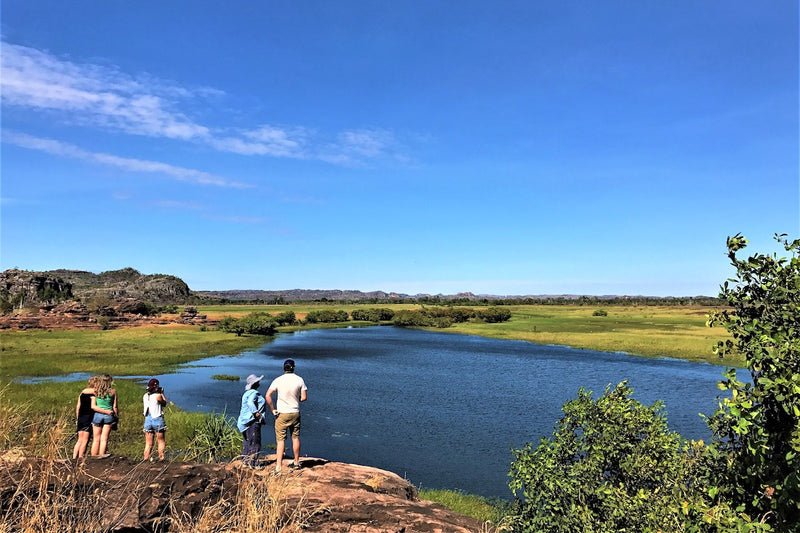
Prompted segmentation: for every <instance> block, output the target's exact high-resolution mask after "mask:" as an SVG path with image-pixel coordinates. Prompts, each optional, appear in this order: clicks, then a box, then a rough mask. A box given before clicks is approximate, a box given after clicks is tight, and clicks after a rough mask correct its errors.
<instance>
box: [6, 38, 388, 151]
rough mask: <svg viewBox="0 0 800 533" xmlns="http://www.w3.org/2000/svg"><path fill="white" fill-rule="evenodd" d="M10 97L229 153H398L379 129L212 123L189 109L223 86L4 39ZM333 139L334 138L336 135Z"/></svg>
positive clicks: (72, 119)
mask: <svg viewBox="0 0 800 533" xmlns="http://www.w3.org/2000/svg"><path fill="white" fill-rule="evenodd" d="M2 52H3V53H2V55H0V84H1V85H0V89H2V91H0V92H1V93H2V102H3V104H4V105H7V106H17V107H23V108H27V109H32V110H36V111H38V112H42V113H51V114H56V115H57V116H58V117H59V119H61V120H64V121H65V122H67V123H71V124H77V125H81V126H87V127H100V128H104V129H107V130H111V131H119V132H123V133H127V134H133V135H141V136H147V137H154V138H166V139H174V140H179V141H188V142H193V143H199V144H203V145H206V146H209V147H211V148H213V149H215V150H219V151H222V152H229V153H235V154H240V155H260V156H268V157H282V158H294V159H318V160H323V161H327V162H330V163H335V164H345V165H354V164H359V163H361V162H363V161H365V160H374V159H377V158H382V157H386V156H392V155H393V153H394V152H396V151H397V149H398V143H397V142H396V140H395V139H394V136H393V134H392V133H391V132H389V131H387V130H379V129H374V130H370V129H362V130H350V131H344V132H341V133H338V134H332V135H324V134H322V135H320V134H318V133H317V132H315V131H313V130H311V129H309V128H304V127H301V126H287V127H280V126H275V125H270V124H260V125H257V126H255V127H253V128H251V129H233V128H212V127H209V126H206V125H203V124H201V123H199V122H197V121H196V120H194V119H192V118H191V116H190V115H189V114H188V113H187V112H185V111H184V110H187V109H191V108H192V106H195V105H196V100H197V99H201V98H206V97H208V96H209V95H212V96H215V97H219V96H220V95H224V93H223V92H222V91H218V90H216V89H209V88H196V89H189V88H185V87H180V86H178V85H176V84H174V83H170V82H166V81H164V80H159V79H155V78H153V77H150V76H147V75H140V76H138V77H134V76H131V75H129V74H127V73H125V72H122V71H120V70H119V69H117V68H115V67H111V66H105V65H96V64H87V63H74V62H71V61H68V60H66V59H63V58H60V57H58V56H56V55H53V54H51V53H48V52H44V51H41V50H37V49H35V48H30V47H27V46H21V45H17V44H12V43H8V42H2ZM331 139H333V140H331Z"/></svg>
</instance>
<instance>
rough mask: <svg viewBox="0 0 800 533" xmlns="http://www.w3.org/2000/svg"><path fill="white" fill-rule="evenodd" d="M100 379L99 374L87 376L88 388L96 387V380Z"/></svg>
mask: <svg viewBox="0 0 800 533" xmlns="http://www.w3.org/2000/svg"><path fill="white" fill-rule="evenodd" d="M99 381H100V376H92V377H90V378H89V383H88V384H87V386H88V387H89V388H90V389H97V385H98V382H99Z"/></svg>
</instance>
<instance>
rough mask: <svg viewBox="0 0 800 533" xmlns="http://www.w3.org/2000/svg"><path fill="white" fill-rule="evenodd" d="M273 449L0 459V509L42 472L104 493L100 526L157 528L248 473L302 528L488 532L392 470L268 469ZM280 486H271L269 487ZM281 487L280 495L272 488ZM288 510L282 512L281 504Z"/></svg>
mask: <svg viewBox="0 0 800 533" xmlns="http://www.w3.org/2000/svg"><path fill="white" fill-rule="evenodd" d="M272 463H274V456H271V457H268V458H267V461H266V466H265V468H264V469H263V470H257V471H256V472H255V474H253V473H251V472H250V470H249V469H243V468H242V467H241V466H240V465H238V464H236V463H230V464H201V463H180V462H164V463H159V462H155V463H150V462H137V461H134V460H131V459H127V458H123V457H116V456H112V457H108V458H103V459H98V458H88V459H86V460H85V461H80V462H75V461H62V462H56V463H45V462H43V461H41V460H38V459H24V460H21V459H0V508H3V509H7V506H8V505H10V502H11V500H12V498H14V497H15V494H18V488H19V487H20V486H21V485H24V483H25V481H24V480H25V479H37V478H38V479H41V478H42V477H43V476H48V477H49V478H50V479H51V483H64V482H65V480H66V481H67V482H68V483H69V484H70V485H71V486H79V487H81V490H79V491H78V492H79V493H82V494H102V496H101V497H102V502H101V504H100V505H98V506H97V508H98V510H99V512H101V513H102V521H103V523H104V524H105V527H104V529H107V530H109V531H115V532H119V533H122V532H125V533H128V532H131V533H133V532H147V531H153V530H156V529H160V528H163V526H164V525H166V523H165V519H167V518H169V517H170V516H175V515H176V513H180V515H182V516H198V515H199V514H200V512H201V511H202V510H203V508H204V507H206V506H209V505H213V504H215V503H217V502H220V501H221V500H223V499H226V498H227V499H232V498H233V496H234V495H235V493H236V490H237V488H238V486H239V484H240V483H241V482H242V480H243V479H244V477H246V476H254V477H255V479H256V482H257V483H262V484H263V486H264V490H267V491H269V490H272V491H273V492H274V493H276V495H275V497H276V498H280V499H281V501H282V502H284V503H283V508H285V509H287V510H293V509H297V508H298V506H302V507H303V508H304V509H305V512H304V514H305V518H304V523H305V527H304V530H305V531H311V532H329V533H339V532H359V533H378V532H391V533H413V532H420V533H423V532H426V533H435V532H442V533H444V532H458V533H469V532H489V531H491V529H490V528H488V527H487V526H486V525H485V524H482V523H481V522H479V521H477V520H475V519H472V518H469V517H466V516H463V515H459V514H457V513H454V512H453V511H450V510H449V509H447V508H445V507H443V506H441V505H438V504H436V503H433V502H429V501H425V500H420V499H419V498H418V496H417V491H416V489H415V488H414V487H413V486H412V485H411V484H410V483H408V482H407V481H405V480H404V479H402V478H401V477H399V476H398V475H396V474H394V473H392V472H388V471H385V470H380V469H377V468H372V467H367V466H359V465H353V464H346V463H336V462H330V461H326V460H323V459H313V458H305V459H304V460H303V462H302V463H301V466H302V468H300V469H298V470H289V469H284V472H283V473H281V474H280V475H278V476H276V475H275V474H273V473H272V467H273V464H272ZM276 486H277V487H279V488H277V489H276V488H275V487H276ZM277 493H279V494H277ZM287 512H288V511H287Z"/></svg>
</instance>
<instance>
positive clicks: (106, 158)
mask: <svg viewBox="0 0 800 533" xmlns="http://www.w3.org/2000/svg"><path fill="white" fill-rule="evenodd" d="M2 140H3V142H4V143H6V144H11V145H14V146H19V147H21V148H27V149H29V150H38V151H40V152H45V153H48V154H52V155H58V156H61V157H68V158H71V159H78V160H81V161H88V162H91V163H96V164H101V165H106V166H111V167H115V168H119V169H122V170H126V171H129V172H143V173H152V174H162V175H166V176H169V177H171V178H173V179H176V180H179V181H185V182H189V183H193V184H195V185H210V186H214V187H232V188H238V189H243V188H249V187H252V186H251V185H248V184H246V183H242V182H238V181H231V180H228V179H226V178H223V177H220V176H215V175H214V174H209V173H208V172H203V171H200V170H195V169H192V168H185V167H179V166H175V165H169V164H167V163H161V162H159V161H148V160H146V159H135V158H130V157H120V156H116V155H113V154H107V153H103V152H90V151H87V150H84V149H82V148H79V147H78V146H75V145H73V144H69V143H65V142H61V141H56V140H53V139H45V138H42V137H34V136H33V135H28V134H26V133H19V132H15V131H9V130H4V131H3V136H2Z"/></svg>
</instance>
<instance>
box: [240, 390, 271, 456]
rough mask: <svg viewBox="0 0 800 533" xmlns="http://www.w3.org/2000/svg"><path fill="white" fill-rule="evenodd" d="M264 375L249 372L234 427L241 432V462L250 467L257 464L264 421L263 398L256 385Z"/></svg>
mask: <svg viewBox="0 0 800 533" xmlns="http://www.w3.org/2000/svg"><path fill="white" fill-rule="evenodd" d="M262 379H264V376H256V375H255V374H250V375H249V376H247V385H245V388H244V394H243V395H242V409H241V410H240V411H239V419H238V420H237V421H236V427H237V428H238V429H239V431H240V432H241V433H242V462H243V463H244V464H246V465H247V466H250V467H253V468H254V467H255V466H256V465H257V464H258V454H259V452H260V451H261V425H262V424H263V423H264V405H265V402H264V398H263V397H262V396H261V395H260V394H259V393H258V386H259V385H260V384H261V380H262Z"/></svg>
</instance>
